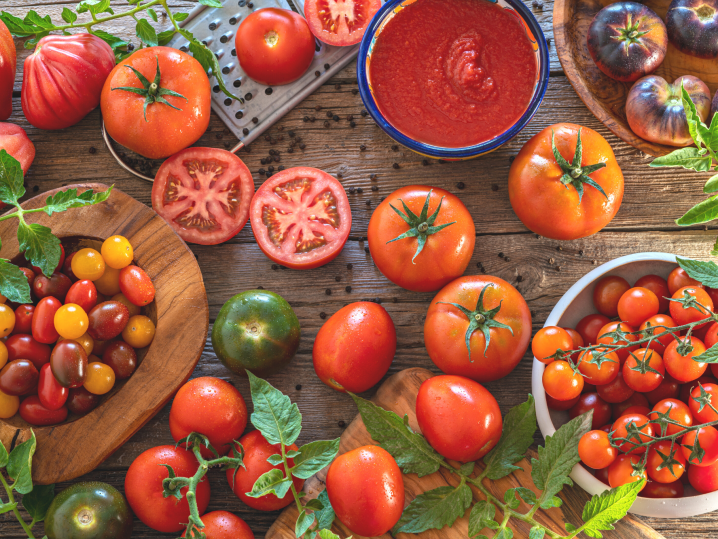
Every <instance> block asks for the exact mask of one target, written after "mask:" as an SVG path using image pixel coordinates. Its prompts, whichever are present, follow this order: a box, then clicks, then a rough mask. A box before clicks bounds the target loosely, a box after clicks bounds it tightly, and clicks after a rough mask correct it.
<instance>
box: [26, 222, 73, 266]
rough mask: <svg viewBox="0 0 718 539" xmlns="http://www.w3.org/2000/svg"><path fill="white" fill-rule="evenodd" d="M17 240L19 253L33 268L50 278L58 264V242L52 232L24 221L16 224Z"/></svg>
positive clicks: (59, 251) (59, 253)
mask: <svg viewBox="0 0 718 539" xmlns="http://www.w3.org/2000/svg"><path fill="white" fill-rule="evenodd" d="M17 239H18V242H19V244H20V252H21V253H24V254H25V258H26V259H27V260H28V262H30V263H31V264H32V265H33V266H37V267H38V268H40V269H41V270H42V273H43V274H45V275H46V276H47V277H50V276H52V273H53V271H55V268H56V267H57V265H58V264H59V263H60V255H61V253H62V251H61V250H60V240H59V239H58V238H57V237H56V236H55V235H54V234H53V233H52V231H51V230H50V229H49V228H48V227H46V226H43V225H40V224H37V223H32V224H26V223H25V222H24V221H19V222H18V227H17Z"/></svg>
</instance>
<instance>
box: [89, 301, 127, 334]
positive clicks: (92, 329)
mask: <svg viewBox="0 0 718 539" xmlns="http://www.w3.org/2000/svg"><path fill="white" fill-rule="evenodd" d="M129 319H130V312H129V311H128V310H127V307H125V306H124V305H123V304H122V303H120V302H119V301H104V302H102V303H100V304H99V305H96V306H95V307H94V308H93V309H92V310H91V311H90V313H89V314H88V320H89V325H88V328H87V333H89V334H90V337H92V338H93V339H95V340H99V341H107V340H110V339H114V338H115V337H117V336H118V335H119V334H120V333H122V330H123V329H125V326H126V325H127V322H128V321H129Z"/></svg>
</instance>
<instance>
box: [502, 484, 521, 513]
mask: <svg viewBox="0 0 718 539" xmlns="http://www.w3.org/2000/svg"><path fill="white" fill-rule="evenodd" d="M504 503H505V504H506V505H507V506H508V507H510V508H511V509H518V507H519V504H520V503H521V502H520V501H519V500H518V498H516V489H515V488H510V489H509V490H507V491H506V492H504Z"/></svg>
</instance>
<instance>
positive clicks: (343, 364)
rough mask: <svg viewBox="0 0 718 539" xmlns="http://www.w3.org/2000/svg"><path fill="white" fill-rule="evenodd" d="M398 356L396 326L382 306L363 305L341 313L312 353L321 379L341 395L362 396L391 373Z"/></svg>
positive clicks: (324, 330) (328, 323) (323, 331)
mask: <svg viewBox="0 0 718 539" xmlns="http://www.w3.org/2000/svg"><path fill="white" fill-rule="evenodd" d="M395 352H396V329H395V328H394V322H393V321H392V319H391V316H389V313H387V312H386V309H384V307H382V306H381V305H378V304H376V303H373V302H368V301H361V302H356V303H350V304H349V305H347V306H346V307H343V308H341V309H339V310H338V311H337V312H336V313H334V314H333V315H332V316H331V317H330V318H329V320H327V321H326V322H325V323H324V325H323V326H322V327H321V329H320V330H319V333H317V337H316V339H315V340H314V348H313V349H312V359H313V361H314V370H315V371H316V373H317V376H318V377H319V379H320V380H321V381H322V382H324V383H325V384H326V385H328V386H329V387H331V388H332V389H336V390H337V391H351V392H352V393H362V392H364V391H367V390H368V389H370V388H371V387H373V386H374V385H376V384H377V383H378V382H379V380H381V379H382V377H383V376H384V375H385V374H386V373H387V371H388V370H389V367H390V366H391V362H392V361H393V359H394V353H395Z"/></svg>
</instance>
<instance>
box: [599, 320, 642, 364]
mask: <svg viewBox="0 0 718 539" xmlns="http://www.w3.org/2000/svg"><path fill="white" fill-rule="evenodd" d="M635 331H636V328H634V327H633V326H631V325H629V324H626V323H625V322H609V323H608V324H606V325H605V326H603V327H602V328H601V330H600V331H599V332H598V339H597V340H596V344H617V345H624V344H628V343H629V342H633V341H637V340H638V338H639V337H638V335H632V333H635ZM638 346H639V345H635V346H629V347H628V348H621V349H619V350H616V351H615V352H614V353H615V354H616V355H617V356H618V359H619V360H621V364H623V363H624V362H625V361H626V358H628V355H629V354H630V353H631V352H634V351H635V350H638Z"/></svg>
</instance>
